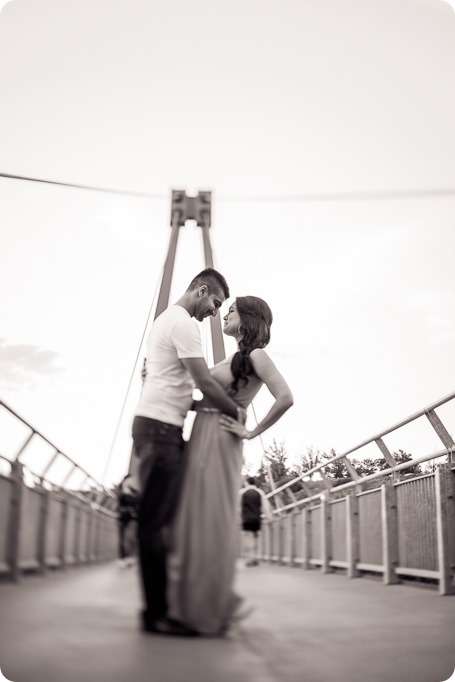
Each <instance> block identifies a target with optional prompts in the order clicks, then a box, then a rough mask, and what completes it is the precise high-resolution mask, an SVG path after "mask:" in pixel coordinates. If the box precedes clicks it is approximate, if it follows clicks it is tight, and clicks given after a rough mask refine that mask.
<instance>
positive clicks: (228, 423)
mask: <svg viewBox="0 0 455 682" xmlns="http://www.w3.org/2000/svg"><path fill="white" fill-rule="evenodd" d="M220 426H221V429H222V430H223V431H230V432H231V433H233V434H234V435H235V436H238V437H239V438H246V439H247V440H249V435H250V432H249V431H247V429H246V428H245V426H244V425H243V424H242V423H241V422H239V421H237V419H233V418H232V417H229V416H228V415H227V414H222V415H221V417H220Z"/></svg>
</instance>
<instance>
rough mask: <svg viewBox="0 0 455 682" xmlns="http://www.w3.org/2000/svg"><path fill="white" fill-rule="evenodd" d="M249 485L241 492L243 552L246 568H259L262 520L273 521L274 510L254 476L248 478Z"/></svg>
mask: <svg viewBox="0 0 455 682" xmlns="http://www.w3.org/2000/svg"><path fill="white" fill-rule="evenodd" d="M246 482H247V485H246V486H245V488H242V489H241V490H240V493H239V494H240V518H241V525H242V531H243V533H242V537H243V543H242V544H243V551H244V555H245V559H246V566H257V565H258V563H259V561H258V556H259V533H260V531H261V526H262V518H264V517H265V518H267V519H268V520H269V521H270V520H271V519H272V509H271V506H270V503H269V501H268V499H267V498H266V496H265V493H264V491H263V490H261V489H260V488H258V487H257V486H256V479H255V478H254V476H248V477H247V479H246Z"/></svg>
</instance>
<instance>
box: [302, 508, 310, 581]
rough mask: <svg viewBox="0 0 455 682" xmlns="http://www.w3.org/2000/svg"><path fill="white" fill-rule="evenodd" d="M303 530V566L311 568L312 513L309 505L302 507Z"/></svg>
mask: <svg viewBox="0 0 455 682" xmlns="http://www.w3.org/2000/svg"><path fill="white" fill-rule="evenodd" d="M302 531H303V538H302V541H303V542H302V544H303V551H302V568H305V569H307V570H308V569H309V568H310V567H311V564H310V559H311V515H310V512H309V511H308V507H304V508H303V509H302Z"/></svg>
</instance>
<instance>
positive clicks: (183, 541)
mask: <svg viewBox="0 0 455 682" xmlns="http://www.w3.org/2000/svg"><path fill="white" fill-rule="evenodd" d="M271 324H272V312H271V310H270V308H269V306H268V305H267V303H266V302H265V301H263V300H262V299H260V298H257V297H255V296H242V297H239V298H237V299H236V301H235V302H234V303H233V304H232V305H231V306H230V308H229V311H228V313H227V315H226V316H225V317H224V328H223V331H224V333H225V334H227V335H228V336H233V337H234V338H235V339H236V341H237V343H238V351H237V352H236V353H234V355H232V356H231V357H230V358H227V359H226V360H222V361H221V362H219V363H218V364H217V365H215V367H213V368H212V369H211V374H212V376H213V377H214V378H215V379H216V380H217V381H219V382H220V384H222V385H223V386H224V387H225V388H226V390H227V391H228V393H229V394H230V395H232V397H233V398H234V400H235V401H236V402H238V404H239V405H240V406H241V407H243V408H246V407H247V406H248V405H249V404H250V403H251V401H252V400H253V398H254V397H255V395H256V394H257V392H258V391H259V389H260V388H261V386H262V385H263V384H265V385H266V386H267V388H268V389H269V391H270V392H271V394H272V395H273V396H274V398H275V402H274V403H273V405H272V407H271V408H270V410H269V412H268V413H267V414H266V416H265V417H264V419H262V421H261V422H260V423H259V424H258V425H257V426H256V427H255V428H254V429H252V430H251V431H248V430H247V429H246V428H245V426H244V425H243V424H241V423H240V422H238V421H235V420H234V419H232V418H230V417H228V416H226V415H221V414H220V412H219V410H217V409H216V408H214V407H212V406H211V405H210V402H209V401H208V400H207V399H206V398H204V399H203V400H201V401H200V402H199V403H198V404H197V407H196V412H197V414H196V418H195V420H194V424H193V429H192V432H191V437H190V440H189V442H188V445H187V457H188V460H187V472H186V476H185V482H184V487H183V491H182V497H181V501H180V504H179V508H178V511H177V514H176V518H175V522H174V527H173V550H172V552H171V554H170V556H169V562H168V571H169V589H168V602H169V615H170V617H171V618H173V619H174V620H177V621H180V622H182V623H184V624H185V625H186V626H188V627H189V628H191V629H193V630H195V631H196V632H198V633H200V634H202V635H217V634H222V633H223V632H225V631H226V628H227V627H229V623H230V622H231V621H232V620H234V619H235V615H236V613H235V612H236V611H237V612H238V610H239V606H240V604H241V602H242V599H241V598H240V597H238V596H237V595H235V594H234V592H233V591H232V585H233V581H234V569H235V561H236V556H237V547H238V532H239V531H238V523H237V521H238V494H239V488H240V480H241V469H242V464H243V458H242V439H248V440H250V439H251V438H255V437H256V436H258V435H259V434H261V433H262V432H263V431H265V430H266V429H268V428H269V427H270V426H272V424H274V423H275V422H276V421H277V420H278V419H279V418H280V417H281V416H282V415H283V414H284V413H285V412H286V410H288V409H289V408H290V407H291V405H292V403H293V399H292V394H291V391H290V390H289V387H288V385H287V383H286V382H285V380H284V379H283V377H282V376H281V374H280V373H279V372H278V370H277V368H276V367H275V365H274V364H273V362H272V360H271V359H270V357H269V356H268V355H267V353H266V352H265V351H264V350H263V349H264V348H265V346H267V344H268V343H269V341H270V326H271Z"/></svg>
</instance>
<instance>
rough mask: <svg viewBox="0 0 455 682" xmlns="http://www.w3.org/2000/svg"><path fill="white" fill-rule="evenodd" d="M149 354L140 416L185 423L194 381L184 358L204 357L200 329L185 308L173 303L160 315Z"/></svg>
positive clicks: (148, 345) (153, 328) (153, 327)
mask: <svg viewBox="0 0 455 682" xmlns="http://www.w3.org/2000/svg"><path fill="white" fill-rule="evenodd" d="M146 357H147V360H146V372H147V374H146V377H145V380H144V383H143V385H142V392H141V397H140V400H139V405H138V406H137V409H136V415H137V416H140V417H149V418H150V419H158V420H159V421H162V422H166V423H167V424H175V425H176V426H183V422H184V419H185V416H186V413H187V411H188V410H189V409H190V407H191V404H192V401H193V388H194V381H193V379H192V377H191V374H190V373H189V372H188V370H187V369H185V367H184V365H183V363H182V362H181V359H182V358H202V357H204V354H203V352H202V344H201V335H200V332H199V328H198V326H197V323H196V322H195V321H194V320H193V319H192V318H191V316H190V314H189V313H188V311H187V310H185V308H182V306H179V305H171V306H170V307H169V308H167V309H166V310H165V311H164V312H162V313H161V315H159V316H158V317H157V318H156V320H155V321H154V323H153V325H152V328H151V330H150V333H149V336H148V339H147V356H146Z"/></svg>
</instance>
